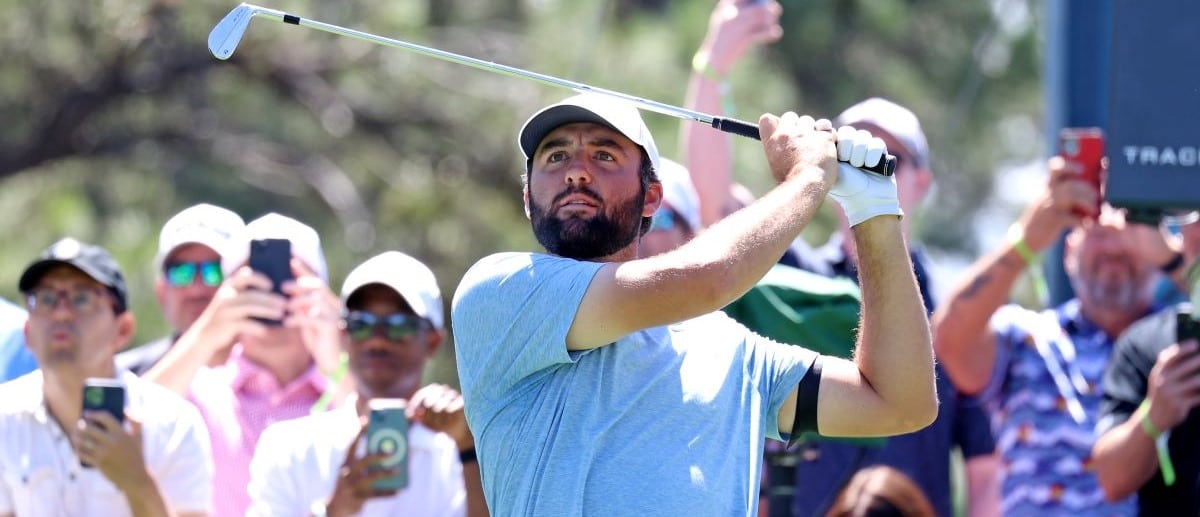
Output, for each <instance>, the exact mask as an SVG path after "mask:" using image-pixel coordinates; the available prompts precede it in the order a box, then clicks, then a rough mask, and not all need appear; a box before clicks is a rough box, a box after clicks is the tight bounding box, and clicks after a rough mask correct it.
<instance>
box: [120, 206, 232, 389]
mask: <svg viewBox="0 0 1200 517" xmlns="http://www.w3.org/2000/svg"><path fill="white" fill-rule="evenodd" d="M245 226H246V224H245V222H243V221H242V218H241V217H240V216H238V215H237V214H236V213H233V212H232V211H230V210H227V209H225V208H221V207H219V206H216V205H210V204H208V203H200V204H198V205H193V206H191V207H188V208H186V209H184V210H183V211H182V212H179V213H178V214H175V216H174V217H172V218H171V219H170V220H168V221H167V224H165V225H163V229H162V232H161V233H160V234H159V236H158V254H157V255H155V258H154V265H155V269H156V271H157V274H156V276H157V278H156V279H155V282H154V294H155V295H156V296H157V297H158V304H159V306H161V307H162V311H163V318H164V319H165V320H166V321H167V324H168V325H169V326H170V327H171V333H170V334H169V335H167V336H163V337H162V338H159V339H158V340H155V341H152V342H150V343H146V344H144V345H142V346H139V347H136V348H132V349H129V350H126V351H124V352H121V353H120V354H117V366H118V367H120V368H123V369H127V370H130V371H132V372H133V373H136V374H138V375H141V374H143V373H145V372H146V371H147V370H149V369H150V367H151V366H154V364H155V363H157V362H158V360H159V359H161V358H162V356H163V355H165V354H166V353H167V350H169V349H170V348H171V345H172V344H174V343H175V340H176V339H177V338H178V337H179V336H180V335H181V334H183V332H184V331H186V330H187V329H188V327H191V326H192V323H195V321H196V319H197V318H199V317H200V314H201V313H202V312H204V309H205V308H206V307H208V304H209V302H211V301H212V299H213V296H215V295H216V294H217V288H218V287H220V286H221V282H222V281H224V280H225V269H224V268H223V267H222V264H221V260H222V257H224V256H225V255H227V254H228V251H227V250H228V249H229V248H230V247H231V246H235V245H237V244H238V243H241V242H244V239H245V238H244V236H243V235H242V234H243V231H244V229H245ZM224 359H225V358H224V357H218V358H214V364H220V363H221V362H224Z"/></svg>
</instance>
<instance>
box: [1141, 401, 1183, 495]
mask: <svg viewBox="0 0 1200 517" xmlns="http://www.w3.org/2000/svg"><path fill="white" fill-rule="evenodd" d="M1138 412H1139V413H1141V414H1142V418H1141V419H1140V420H1141V421H1140V422H1139V423H1140V424H1141V425H1142V431H1143V432H1145V433H1146V436H1149V437H1150V439H1151V440H1154V451H1155V452H1156V453H1158V468H1159V470H1162V477H1163V484H1164V485H1167V486H1171V485H1174V484H1175V464H1174V463H1171V451H1170V449H1169V448H1168V447H1167V438H1168V437H1167V434H1165V433H1163V432H1162V431H1160V430H1159V429H1158V426H1156V425H1154V422H1151V421H1150V399H1146V400H1143V401H1142V405H1141V406H1138Z"/></svg>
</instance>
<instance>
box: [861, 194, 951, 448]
mask: <svg viewBox="0 0 1200 517" xmlns="http://www.w3.org/2000/svg"><path fill="white" fill-rule="evenodd" d="M853 231H854V239H855V246H856V248H857V250H858V260H859V263H858V267H859V278H860V281H861V283H862V297H863V304H862V307H863V308H862V327H861V334H860V336H859V337H860V341H859V347H858V350H857V352H856V354H855V359H856V361H857V363H858V366H859V369H860V371H861V372H862V374H863V377H865V378H866V379H867V381H868V382H869V383H870V385H871V386H872V387H873V388H874V389H875V391H876V393H878V395H879V396H880V398H882V399H883V400H885V401H887V405H888V407H890V408H891V409H892V410H893V411H894V413H893V415H894V416H897V415H898V416H900V417H901V418H900V419H899V421H900V422H902V423H903V425H905V426H906V427H911V428H913V429H919V428H921V427H924V426H925V425H928V423H929V422H932V421H933V419H934V417H936V416H937V391H936V388H935V387H934V376H933V349H932V347H931V344H930V336H929V321H928V319H927V318H926V316H925V306H924V304H923V303H922V302H921V293H920V290H919V289H918V287H917V282H916V278H915V276H914V275H913V272H912V263H911V262H910V259H909V255H908V249H907V247H906V246H905V244H904V237H903V235H902V233H901V230H900V220H899V218H897V217H893V216H880V217H874V218H871V219H868V220H866V221H864V222H863V223H861V224H858V225H856V226H854V228H853Z"/></svg>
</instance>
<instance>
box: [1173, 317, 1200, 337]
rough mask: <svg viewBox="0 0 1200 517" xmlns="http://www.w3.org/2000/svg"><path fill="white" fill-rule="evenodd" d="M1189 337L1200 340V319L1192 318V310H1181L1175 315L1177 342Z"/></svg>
mask: <svg viewBox="0 0 1200 517" xmlns="http://www.w3.org/2000/svg"><path fill="white" fill-rule="evenodd" d="M1189 339H1196V340H1200V321H1197V320H1196V319H1194V318H1192V314H1191V313H1190V312H1180V313H1178V314H1176V315H1175V342H1176V343H1182V342H1184V341H1187V340H1189Z"/></svg>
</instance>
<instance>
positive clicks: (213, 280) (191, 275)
mask: <svg viewBox="0 0 1200 517" xmlns="http://www.w3.org/2000/svg"><path fill="white" fill-rule="evenodd" d="M163 273H165V276H166V277H167V283H168V284H170V285H171V287H187V286H189V285H192V283H194V282H195V281H196V279H197V278H199V279H200V281H201V282H203V283H204V285H206V286H208V287H216V286H218V285H221V281H222V280H225V275H224V274H223V273H222V272H221V263H220V262H218V261H215V260H210V261H207V262H176V263H174V264H167V266H166V267H165V268H163Z"/></svg>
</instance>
